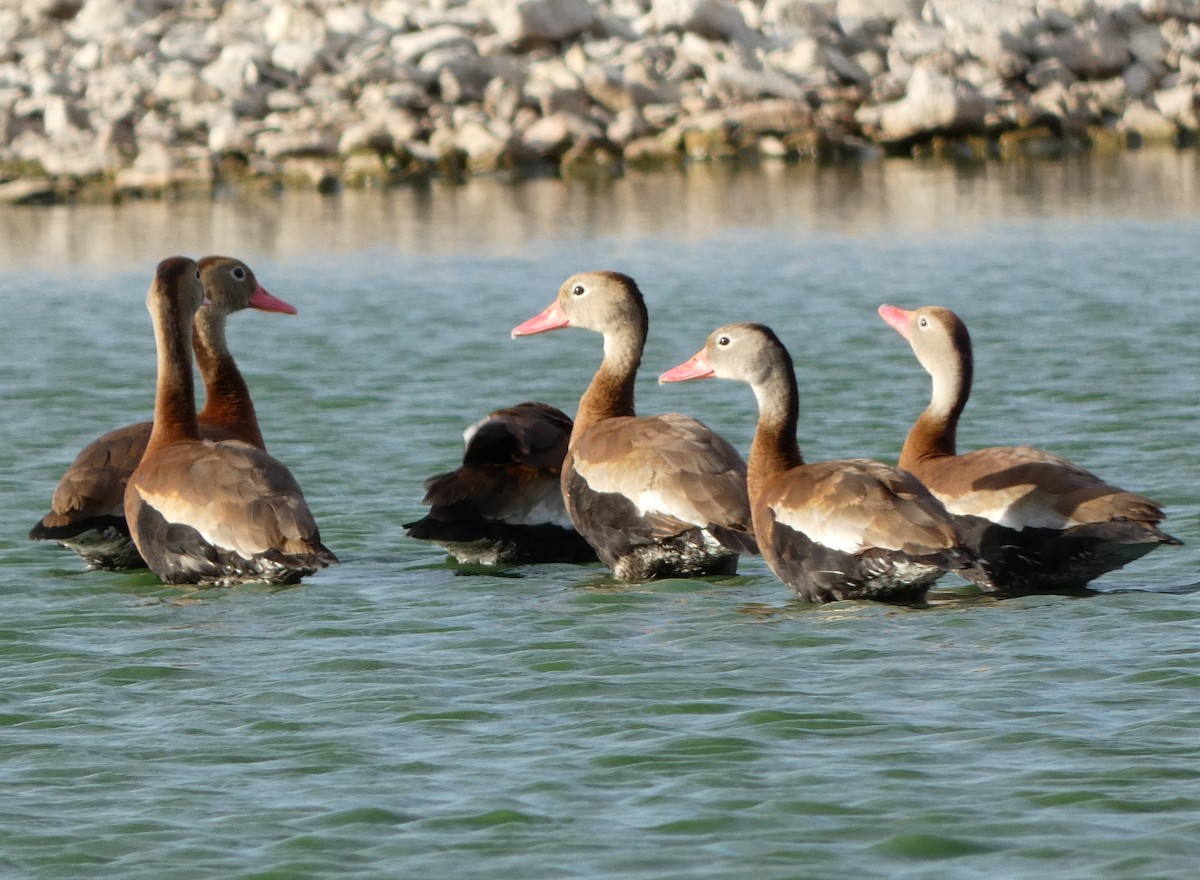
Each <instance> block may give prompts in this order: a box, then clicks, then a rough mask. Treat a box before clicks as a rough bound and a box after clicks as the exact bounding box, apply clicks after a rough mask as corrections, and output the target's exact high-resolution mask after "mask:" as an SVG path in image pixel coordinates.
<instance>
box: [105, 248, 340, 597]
mask: <svg viewBox="0 0 1200 880" xmlns="http://www.w3.org/2000/svg"><path fill="white" fill-rule="evenodd" d="M203 298H204V296H203V287H202V285H201V283H200V273H199V269H198V267H197V265H196V263H194V262H193V261H191V260H188V259H186V258H183V257H173V258H170V259H168V260H164V261H163V262H162V263H160V264H159V267H158V271H157V273H156V275H155V280H154V282H153V283H152V284H151V286H150V293H149V294H148V296H147V300H146V302H147V307H148V308H149V310H150V313H151V315H152V317H153V319H154V329H155V342H156V348H157V351H158V386H157V390H156V393H155V404H154V427H153V429H152V431H151V434H150V441H149V443H148V444H147V447H146V451H145V454H144V455H143V457H142V460H141V462H140V463H139V464H138V466H137V469H136V470H135V471H134V472H133V475H132V476H131V477H130V479H129V482H128V484H127V485H126V488H125V512H126V516H127V520H128V522H129V527H130V533H131V536H132V538H133V541H134V543H135V544H136V545H137V548H138V551H139V552H140V553H141V555H142V558H143V559H145V561H146V564H147V565H149V566H150V568H151V570H152V571H154V573H155V574H157V575H158V576H159V577H160V578H162V579H163V580H164V581H166V582H168V583H211V584H235V583H242V582H244V581H265V582H269V583H294V582H295V581H297V580H299V579H300V578H301V577H303V576H304V575H306V574H311V573H312V572H314V571H316V570H317V569H319V568H323V567H325V566H326V565H330V564H332V563H334V562H336V561H337V557H336V556H334V554H333V553H332V552H331V551H330V550H329V549H328V548H327V547H325V546H324V545H323V544H322V543H321V540H320V534H319V532H318V530H317V525H316V522H315V520H314V519H313V517H312V514H311V512H310V511H309V509H308V506H307V504H306V503H305V501H304V497H303V495H302V494H301V492H300V487H299V486H298V485H297V484H296V481H295V479H294V478H293V477H292V475H291V473H290V472H289V471H288V470H287V468H285V467H284V466H283V465H282V464H280V463H279V462H278V461H276V460H275V459H274V458H272V457H271V456H270V455H269V454H268V453H267V452H266V451H265V450H263V449H260V448H258V447H257V446H254V445H252V444H249V443H245V442H242V441H239V440H227V441H219V442H212V441H206V440H201V439H200V437H199V430H198V428H197V425H196V419H195V403H194V401H193V400H192V394H193V387H192V373H191V333H190V327H191V323H192V318H193V317H194V315H195V312H196V310H197V309H198V308H199V307H200V303H201V301H202V300H203Z"/></svg>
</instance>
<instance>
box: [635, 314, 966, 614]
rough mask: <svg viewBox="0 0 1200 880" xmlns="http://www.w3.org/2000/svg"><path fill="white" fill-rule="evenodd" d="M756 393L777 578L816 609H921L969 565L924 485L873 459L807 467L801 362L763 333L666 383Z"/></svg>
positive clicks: (701, 355)
mask: <svg viewBox="0 0 1200 880" xmlns="http://www.w3.org/2000/svg"><path fill="white" fill-rule="evenodd" d="M714 376H715V377H718V378H722V379H736V380H738V381H741V382H745V383H746V384H748V385H749V386H750V387H751V388H752V389H753V391H754V396H755V397H756V398H757V400H758V427H757V429H756V430H755V433H754V441H753V444H752V445H751V447H750V469H749V474H748V477H747V482H748V484H749V490H750V501H751V505H752V509H753V511H754V534H755V537H757V538H758V547H759V550H760V551H761V552H762V555H763V558H764V559H766V561H767V564H768V565H769V566H770V567H771V570H772V571H773V572H775V574H776V575H777V576H778V577H779V579H780V580H782V581H783V582H784V583H786V584H787V585H788V586H790V587H791V588H792V589H793V590H795V591H796V593H797V595H799V596H800V597H801V598H803V599H807V600H809V601H811V602H829V601H833V600H837V599H883V600H895V601H913V600H918V599H920V598H921V597H923V596H924V594H925V592H926V591H927V590H928V588H929V587H930V586H931V585H932V584H933V583H934V582H935V581H936V580H937V579H938V578H939V577H941V576H942V575H943V574H944V573H945V571H946V570H947V569H957V568H961V567H962V566H964V565H966V564H969V562H970V558H969V556H968V555H967V554H966V553H964V552H963V551H962V549H961V548H960V543H961V542H960V540H959V536H958V534H957V532H956V531H955V527H954V524H953V523H952V522H951V519H950V516H949V514H947V513H946V511H945V509H944V508H943V507H942V505H941V504H940V503H938V501H937V499H935V498H934V497H933V496H932V495H931V494H930V493H929V491H928V490H927V489H926V488H925V487H924V486H922V485H921V484H920V483H919V482H918V481H917V480H916V479H915V478H914V477H912V476H911V475H909V474H907V473H905V472H904V471H901V470H897V469H896V468H893V467H889V466H888V465H885V464H881V463H879V462H877V461H870V460H868V459H849V460H846V461H822V462H817V463H814V464H806V463H805V462H804V460H803V458H802V457H801V455H800V446H799V444H798V442H797V440H796V423H797V420H798V418H799V410H800V403H799V393H798V391H797V389H796V376H795V372H794V370H793V366H792V359H791V356H790V355H789V354H788V352H787V349H785V348H784V347H783V343H781V342H780V341H779V338H778V337H777V336H776V335H775V334H774V333H773V332H772V331H771V330H770V329H769V328H768V327H765V326H763V325H762V324H728V325H726V326H724V327H721V328H719V329H717V330H715V331H713V333H712V334H711V335H710V336H709V337H708V340H707V341H706V342H705V345H704V348H702V349H701V350H700V351H699V352H697V353H696V354H695V355H694V356H693V357H692V358H691V360H688V361H685V362H684V363H682V364H680V365H679V366H677V367H674V368H672V369H670V370H668V371H667V372H665V373H663V374H662V376H661V377H660V378H659V381H660V382H680V381H683V380H685V379H705V378H709V377H714Z"/></svg>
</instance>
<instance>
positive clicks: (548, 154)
mask: <svg viewBox="0 0 1200 880" xmlns="http://www.w3.org/2000/svg"><path fill="white" fill-rule="evenodd" d="M518 141H519V143H520V146H521V149H522V150H523V151H524V152H526V153H528V154H530V155H533V156H538V157H541V158H558V157H559V156H561V155H562V154H563V153H565V152H566V151H567V148H568V147H570V146H571V144H572V143H573V141H574V137H573V136H572V132H571V126H570V124H569V123H568V121H567V116H566V114H563V113H555V114H553V115H552V116H543V117H542V118H541V119H538V120H537V121H536V122H534V123H533V124H532V125H530V126H528V127H527V128H525V130H524V131H522V132H521V133H520V136H519V138H518Z"/></svg>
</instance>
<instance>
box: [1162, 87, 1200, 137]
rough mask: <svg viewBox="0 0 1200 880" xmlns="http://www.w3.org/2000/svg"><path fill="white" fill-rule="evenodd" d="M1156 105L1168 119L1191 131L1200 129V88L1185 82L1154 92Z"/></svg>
mask: <svg viewBox="0 0 1200 880" xmlns="http://www.w3.org/2000/svg"><path fill="white" fill-rule="evenodd" d="M1154 105H1155V106H1156V107H1158V109H1159V111H1160V112H1161V113H1162V115H1163V116H1165V117H1166V118H1167V119H1169V120H1171V121H1172V122H1174V123H1175V124H1176V125H1178V126H1180V127H1181V128H1186V129H1188V130H1189V131H1197V130H1200V114H1198V111H1200V88H1197V86H1196V84H1195V83H1183V84H1181V85H1178V86H1175V87H1174V88H1170V89H1161V90H1159V91H1157V92H1155V93H1154Z"/></svg>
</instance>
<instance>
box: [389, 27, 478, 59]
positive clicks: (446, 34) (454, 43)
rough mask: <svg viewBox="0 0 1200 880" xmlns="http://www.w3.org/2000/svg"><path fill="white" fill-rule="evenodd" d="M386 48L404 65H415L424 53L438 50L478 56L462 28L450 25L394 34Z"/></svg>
mask: <svg viewBox="0 0 1200 880" xmlns="http://www.w3.org/2000/svg"><path fill="white" fill-rule="evenodd" d="M388 47H389V49H390V50H391V52H392V55H393V57H394V58H395V59H396V60H397V61H399V62H401V63H404V64H416V63H418V62H419V61H420V60H421V59H422V58H423V57H424V56H425V54H426V53H428V52H433V51H436V50H439V49H458V50H463V51H468V52H473V53H475V54H478V52H477V50H476V48H475V42H474V40H472V39H471V35H470V34H468V33H467V32H466V31H464V30H463V29H462V28H459V27H454V26H451V25H444V26H442V27H436V28H432V29H431V30H428V31H416V32H414V33H410V34H396V35H395V36H394V37H392V38H391V40H389V41H388Z"/></svg>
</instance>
